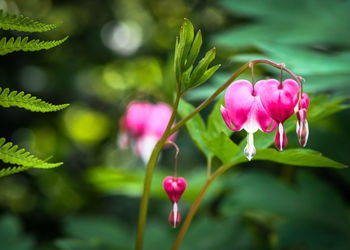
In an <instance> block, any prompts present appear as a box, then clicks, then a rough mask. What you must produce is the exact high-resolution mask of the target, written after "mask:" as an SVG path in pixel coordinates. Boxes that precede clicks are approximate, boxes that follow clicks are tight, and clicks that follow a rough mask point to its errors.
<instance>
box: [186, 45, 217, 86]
mask: <svg viewBox="0 0 350 250" xmlns="http://www.w3.org/2000/svg"><path fill="white" fill-rule="evenodd" d="M215 54H216V49H215V48H212V49H211V50H209V51H208V52H207V53H206V54H205V56H204V57H203V58H202V59H201V60H200V61H199V63H198V65H197V66H196V68H195V69H194V70H193V73H192V75H191V83H190V87H192V86H197V85H198V84H199V80H200V78H201V77H202V76H203V74H204V72H205V71H206V70H207V68H208V66H209V64H210V63H211V62H212V61H213V60H214V58H215Z"/></svg>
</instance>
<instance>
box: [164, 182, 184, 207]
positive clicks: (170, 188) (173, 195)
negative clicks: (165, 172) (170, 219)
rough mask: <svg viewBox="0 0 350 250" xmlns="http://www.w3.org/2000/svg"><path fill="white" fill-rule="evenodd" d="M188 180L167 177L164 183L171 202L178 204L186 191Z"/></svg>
mask: <svg viewBox="0 0 350 250" xmlns="http://www.w3.org/2000/svg"><path fill="white" fill-rule="evenodd" d="M186 185H187V184H186V180H185V179H184V178H182V177H178V178H176V179H174V177H172V176H167V177H166V178H165V179H164V181H163V188H164V190H165V192H166V193H167V195H168V197H169V199H170V201H171V202H178V201H179V200H180V198H181V196H182V194H183V192H185V189H186Z"/></svg>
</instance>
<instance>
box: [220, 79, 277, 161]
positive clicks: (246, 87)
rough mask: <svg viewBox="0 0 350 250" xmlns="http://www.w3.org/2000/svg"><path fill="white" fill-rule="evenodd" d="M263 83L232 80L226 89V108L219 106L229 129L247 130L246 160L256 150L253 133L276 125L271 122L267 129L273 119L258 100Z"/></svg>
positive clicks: (264, 130) (251, 156) (250, 157)
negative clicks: (253, 83)
mask: <svg viewBox="0 0 350 250" xmlns="http://www.w3.org/2000/svg"><path fill="white" fill-rule="evenodd" d="M263 84H264V81H258V82H257V83H256V84H255V85H254V87H253V86H252V84H251V83H250V82H249V81H247V80H238V81H235V82H233V83H232V84H231V85H230V86H229V87H228V88H227V90H226V94H225V106H226V109H225V108H224V107H223V106H221V114H222V117H223V118H224V121H225V122H226V125H227V126H228V127H229V128H230V129H231V130H233V131H239V130H241V129H244V130H246V131H247V132H248V142H247V146H246V147H245V149H244V155H245V156H246V157H247V158H248V160H251V159H252V158H253V157H254V155H255V152H256V150H255V147H254V138H253V133H255V132H256V131H257V130H258V129H260V130H261V131H263V132H271V131H273V130H274V129H275V127H276V123H273V124H272V127H271V128H270V129H269V126H270V125H271V123H272V122H273V120H272V118H271V117H270V116H269V115H268V114H267V113H266V111H265V109H264V107H263V106H262V104H261V101H260V97H259V94H260V88H261V86H262V85H263ZM232 124H233V125H234V127H233V126H232Z"/></svg>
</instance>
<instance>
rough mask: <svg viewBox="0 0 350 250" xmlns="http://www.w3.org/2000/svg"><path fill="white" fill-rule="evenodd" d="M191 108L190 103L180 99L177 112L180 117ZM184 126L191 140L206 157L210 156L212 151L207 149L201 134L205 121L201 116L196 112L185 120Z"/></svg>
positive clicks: (203, 130) (189, 111) (191, 109)
mask: <svg viewBox="0 0 350 250" xmlns="http://www.w3.org/2000/svg"><path fill="white" fill-rule="evenodd" d="M193 110H194V107H193V106H192V105H191V104H190V103H187V102H186V101H184V100H183V99H181V100H180V103H179V108H178V113H179V115H180V116H181V117H182V118H184V117H186V116H187V115H188V114H189V113H191V112H192V111H193ZM186 127H187V129H188V132H189V133H190V136H191V138H192V140H193V142H194V143H195V144H196V145H197V147H198V148H199V149H200V150H201V151H202V152H203V153H204V154H205V155H206V157H207V158H210V157H211V156H212V152H211V151H210V150H209V149H208V147H207V146H206V143H205V141H204V140H203V138H202V136H201V135H202V133H204V132H205V131H206V127H205V123H204V121H203V119H202V117H201V116H200V115H199V114H196V115H195V116H194V117H193V118H192V119H190V120H189V121H187V122H186Z"/></svg>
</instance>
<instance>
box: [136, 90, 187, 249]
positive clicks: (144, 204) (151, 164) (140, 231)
mask: <svg viewBox="0 0 350 250" xmlns="http://www.w3.org/2000/svg"><path fill="white" fill-rule="evenodd" d="M180 97H181V95H180V92H179V91H178V90H177V93H176V99H175V102H174V107H173V112H172V115H171V117H170V120H169V123H168V125H167V128H166V130H165V132H164V134H163V136H162V138H160V140H159V141H158V143H157V144H156V146H155V147H154V149H153V151H152V154H151V157H150V159H149V161H148V164H147V170H146V175H145V180H144V184H143V193H142V198H141V204H140V212H139V222H138V228H137V235H136V245H135V249H136V250H141V249H142V244H143V235H144V231H145V225H146V218H147V209H148V201H149V193H150V190H151V183H152V177H153V172H154V168H155V166H156V163H157V159H158V156H159V153H160V151H161V150H162V148H163V146H164V144H165V141H166V139H167V138H168V137H169V136H170V135H171V132H170V129H171V126H172V124H173V122H174V121H175V117H176V113H177V108H178V106H179V102H180Z"/></svg>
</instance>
